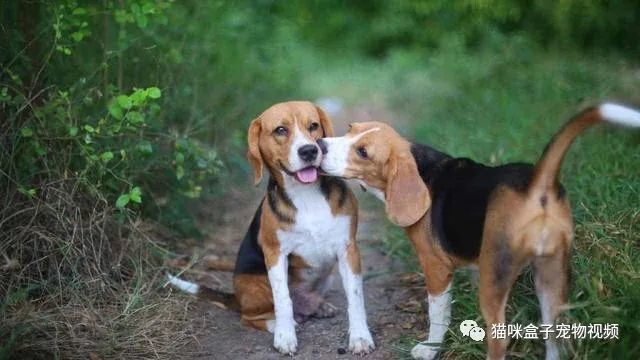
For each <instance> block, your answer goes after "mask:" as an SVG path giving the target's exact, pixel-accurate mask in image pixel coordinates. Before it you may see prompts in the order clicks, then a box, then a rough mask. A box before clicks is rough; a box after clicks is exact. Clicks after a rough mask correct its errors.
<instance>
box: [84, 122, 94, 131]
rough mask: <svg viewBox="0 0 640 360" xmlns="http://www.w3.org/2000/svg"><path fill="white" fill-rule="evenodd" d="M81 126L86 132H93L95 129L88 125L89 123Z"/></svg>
mask: <svg viewBox="0 0 640 360" xmlns="http://www.w3.org/2000/svg"><path fill="white" fill-rule="evenodd" d="M83 128H84V131H86V132H88V133H93V132H95V131H96V129H95V128H94V127H93V126H91V125H89V124H87V125H85V126H83Z"/></svg>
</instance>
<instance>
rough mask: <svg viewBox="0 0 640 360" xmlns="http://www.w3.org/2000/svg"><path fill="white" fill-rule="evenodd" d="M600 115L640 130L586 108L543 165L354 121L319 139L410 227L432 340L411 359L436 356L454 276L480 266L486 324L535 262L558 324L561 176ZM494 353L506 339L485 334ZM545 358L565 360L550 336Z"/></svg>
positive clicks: (621, 111) (627, 113)
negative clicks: (454, 152)
mask: <svg viewBox="0 0 640 360" xmlns="http://www.w3.org/2000/svg"><path fill="white" fill-rule="evenodd" d="M602 121H607V122H611V123H616V124H621V125H626V126H634V127H640V113H639V112H636V111H634V110H631V109H629V108H626V107H622V106H619V105H615V104H603V105H601V106H599V107H594V108H590V109H587V110H585V111H583V112H582V113H580V114H578V115H576V116H575V117H574V118H573V119H571V120H570V121H569V122H567V123H566V124H565V125H564V127H562V129H560V131H559V132H558V133H557V134H556V135H555V136H554V137H553V138H552V140H551V141H550V143H549V144H548V145H547V148H546V149H545V151H544V153H543V154H542V157H541V158H540V160H539V161H538V163H537V164H536V165H535V166H533V165H530V164H523V163H513V164H507V165H502V166H496V167H489V166H485V165H482V164H479V163H477V162H475V161H473V160H470V159H467V158H453V157H451V156H449V155H447V154H444V153H442V152H439V151H437V150H435V149H433V148H431V147H428V146H425V145H420V144H414V143H410V142H408V141H407V140H405V139H403V138H402V137H401V136H400V135H398V133H396V132H395V131H394V130H393V129H392V128H391V127H389V126H388V125H386V124H383V123H379V122H371V123H354V124H352V126H351V128H350V130H349V132H348V133H347V134H346V135H345V136H343V137H335V138H326V139H322V140H320V141H319V144H320V146H321V148H322V150H323V152H324V153H325V155H324V158H323V160H322V164H321V169H322V171H324V172H326V173H327V174H330V175H334V176H339V177H343V178H350V179H358V180H359V181H360V182H361V184H362V185H363V186H365V187H366V188H368V189H369V190H370V191H371V192H372V193H373V194H374V195H376V196H378V197H379V198H380V199H382V200H383V201H384V202H385V210H386V213H387V216H388V217H389V219H390V220H391V221H392V222H394V223H395V224H397V225H399V226H402V227H404V229H405V233H406V234H407V236H408V237H409V239H410V240H411V242H412V243H413V246H414V248H415V250H416V252H417V254H418V259H419V261H420V264H421V266H422V269H423V271H424V275H425V282H426V290H427V293H428V302H429V322H430V325H429V337H428V339H427V341H426V343H423V344H418V345H416V346H415V347H414V348H413V350H412V351H411V354H412V355H413V357H414V358H419V359H433V358H434V357H435V356H436V355H437V353H438V344H440V343H442V341H443V338H444V334H445V332H446V331H447V327H448V326H449V322H450V317H451V295H450V293H449V290H450V288H451V279H452V276H453V271H454V270H455V269H456V268H457V267H460V266H465V265H470V264H477V265H478V266H479V271H480V289H479V292H480V294H479V295H480V296H479V297H480V307H481V310H482V315H483V317H484V319H485V321H486V324H487V331H486V333H487V334H490V333H491V332H490V331H491V324H498V323H505V306H506V302H507V297H508V295H509V292H510V290H511V287H512V285H513V282H514V281H515V279H516V278H517V276H518V274H519V273H520V270H521V269H522V268H523V267H524V266H525V265H527V264H529V263H531V264H533V268H534V271H535V286H536V293H537V295H538V299H539V301H540V307H541V312H542V322H543V323H545V324H552V323H553V322H554V321H555V318H556V316H557V315H558V313H559V312H560V310H561V308H562V305H564V304H565V303H566V302H567V297H568V277H569V267H570V262H569V261H570V259H569V255H570V251H571V241H572V238H573V220H572V217H571V208H570V206H569V200H568V199H567V197H566V194H565V191H564V189H563V187H562V185H560V183H559V182H558V174H559V171H560V166H561V163H562V159H563V157H564V155H565V153H566V151H567V150H568V148H569V146H570V145H571V143H572V142H573V140H574V139H575V138H576V137H577V136H578V135H579V134H580V133H581V132H582V131H583V130H585V129H586V128H588V127H589V126H591V125H594V124H597V123H599V122H602ZM487 342H488V354H487V357H488V358H490V359H503V358H504V356H505V353H506V348H507V344H508V341H507V340H500V339H493V338H491V336H487ZM545 345H546V354H547V355H546V356H547V359H557V358H558V357H559V353H558V348H557V346H556V344H555V342H554V339H552V337H551V338H550V339H549V340H547V341H546V344H545Z"/></svg>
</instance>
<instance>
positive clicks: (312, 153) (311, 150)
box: [298, 144, 318, 162]
mask: <svg viewBox="0 0 640 360" xmlns="http://www.w3.org/2000/svg"><path fill="white" fill-rule="evenodd" d="M298 156H300V159H302V161H306V162H311V161H314V160H315V159H316V158H317V157H318V147H317V146H316V145H313V144H308V145H303V146H301V147H300V148H298Z"/></svg>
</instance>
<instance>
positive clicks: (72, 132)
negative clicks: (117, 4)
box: [69, 126, 78, 136]
mask: <svg viewBox="0 0 640 360" xmlns="http://www.w3.org/2000/svg"><path fill="white" fill-rule="evenodd" d="M76 135H78V127H77V126H72V127H70V128H69V136H76Z"/></svg>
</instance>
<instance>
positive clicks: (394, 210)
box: [385, 154, 431, 227]
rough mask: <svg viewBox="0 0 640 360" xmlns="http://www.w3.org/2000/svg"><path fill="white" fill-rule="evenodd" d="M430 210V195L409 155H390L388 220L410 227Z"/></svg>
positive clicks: (386, 206)
mask: <svg viewBox="0 0 640 360" xmlns="http://www.w3.org/2000/svg"><path fill="white" fill-rule="evenodd" d="M429 207H431V195H430V194H429V189H427V186H426V185H425V184H424V181H422V178H421V177H420V174H419V173H418V167H417V166H416V162H415V160H414V159H413V157H412V156H411V155H410V154H408V155H400V156H396V155H393V154H392V155H391V156H390V158H389V163H388V172H387V189H386V191H385V211H386V213H387V217H388V218H389V220H391V222H393V223H394V224H396V225H398V226H402V227H407V226H411V225H413V224H415V223H416V222H418V220H420V219H421V218H422V216H424V214H425V213H426V212H427V210H429Z"/></svg>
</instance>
